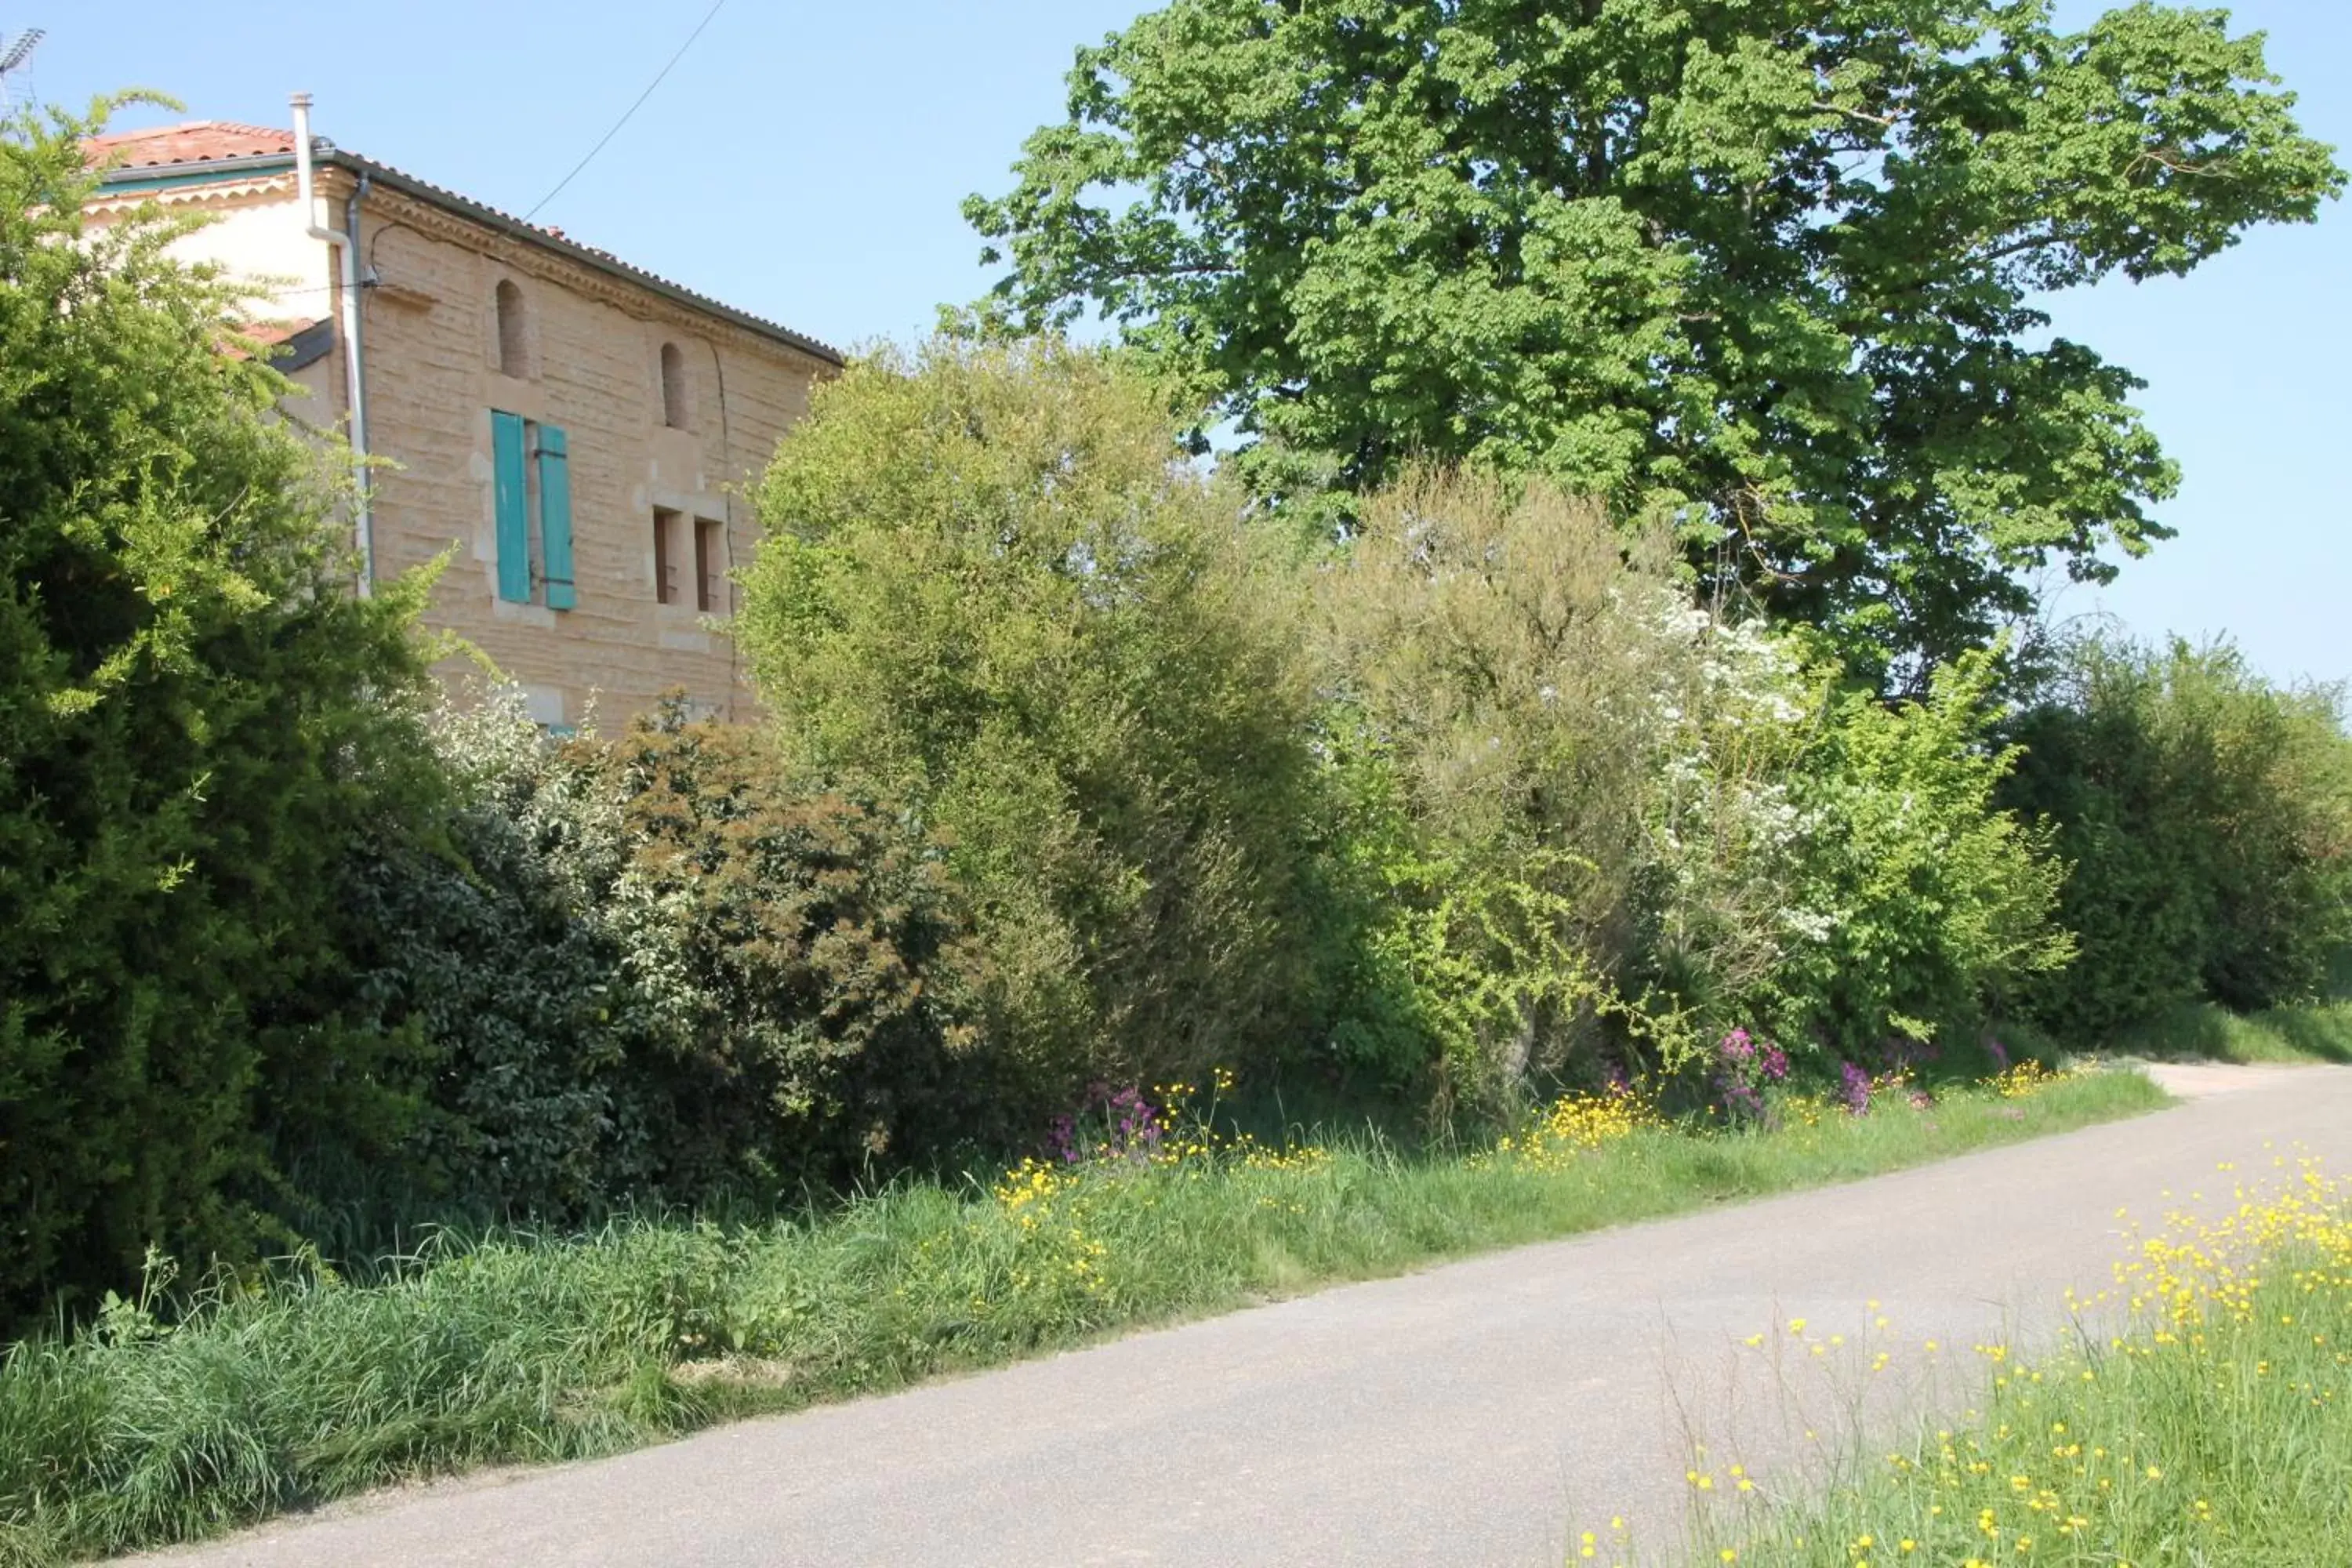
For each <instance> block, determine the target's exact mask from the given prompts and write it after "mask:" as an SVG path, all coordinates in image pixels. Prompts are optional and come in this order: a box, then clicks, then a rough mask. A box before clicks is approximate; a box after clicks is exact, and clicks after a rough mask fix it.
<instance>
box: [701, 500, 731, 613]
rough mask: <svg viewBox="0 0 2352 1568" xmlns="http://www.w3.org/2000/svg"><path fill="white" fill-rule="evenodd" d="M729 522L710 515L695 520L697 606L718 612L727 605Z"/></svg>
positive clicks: (706, 610)
mask: <svg viewBox="0 0 2352 1568" xmlns="http://www.w3.org/2000/svg"><path fill="white" fill-rule="evenodd" d="M726 573H727V525H726V524H725V523H723V522H714V521H711V520H710V519H709V518H707V517H702V518H697V519H695V521H694V583H695V591H694V607H695V608H696V609H698V610H700V611H702V612H703V613H704V614H705V615H715V614H717V613H719V612H720V611H721V610H723V609H725V607H726V605H727V576H726Z"/></svg>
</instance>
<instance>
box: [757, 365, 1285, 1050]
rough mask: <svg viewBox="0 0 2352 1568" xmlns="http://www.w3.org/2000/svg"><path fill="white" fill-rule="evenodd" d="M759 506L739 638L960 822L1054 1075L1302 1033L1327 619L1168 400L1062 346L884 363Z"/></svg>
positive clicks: (1007, 1042) (860, 777)
mask: <svg viewBox="0 0 2352 1568" xmlns="http://www.w3.org/2000/svg"><path fill="white" fill-rule="evenodd" d="M760 509H761V518H762V520H763V521H764V523H765V525H766V528H767V533H766V537H765V538H764V539H763V541H762V542H761V548H760V552H759V555H758V557H757V558H756V560H754V561H753V563H751V566H750V567H749V568H748V569H747V570H746V573H745V576H744V588H745V599H744V605H743V611H742V614H741V616H740V630H739V634H738V635H739V637H740V642H741V646H742V647H743V648H744V649H745V651H746V652H747V653H748V654H749V656H750V658H751V668H752V669H753V671H754V673H755V674H756V676H757V678H758V679H759V681H760V685H761V695H762V698H763V700H765V701H766V702H767V704H768V706H769V707H770V708H771V709H772V710H773V712H774V714H775V717H776V720H777V725H778V731H779V735H780V737H781V740H782V745H783V747H784V750H785V752H786V754H787V755H788V756H789V757H791V758H792V759H793V765H794V766H795V767H796V769H798V770H799V771H800V772H801V773H803V776H804V777H805V778H807V779H808V780H809V781H810V782H813V783H815V784H820V785H822V786H824V787H826V788H836V787H837V788H840V789H843V790H845V791H848V792H850V793H853V794H856V795H860V796H862V797H866V798H873V799H879V800H882V801H886V802H890V803H893V804H895V805H898V806H899V807H901V808H903V809H906V810H908V811H909V812H911V813H912V814H913V815H914V816H915V817H916V819H917V820H918V821H919V823H920V824H922V825H923V826H925V827H927V828H931V829H936V830H938V831H939V832H940V833H942V834H943V835H944V836H945V837H947V839H948V841H949V850H948V855H949V865H950V870H951V872H952V874H953V876H954V878H955V879H956V882H957V884H958V885H959V886H960V887H961V888H962V889H965V890H966V893H967V895H968V897H969V899H970V901H971V908H972V910H973V916H974V920H975V922H976V926H977V931H978V934H979V936H980V938H981V941H982V945H983V947H984V949H985V951H986V952H987V953H988V955H989V960H990V975H989V977H988V981H987V988H988V993H989V998H990V1000H989V1002H988V1009H989V1016H990V1019H991V1025H992V1037H993V1041H994V1043H995V1045H996V1046H997V1047H999V1048H1003V1049H1006V1050H1008V1051H1009V1052H1010V1053H1011V1054H1012V1055H1013V1056H1014V1057H1015V1058H1017V1059H1018V1061H1019V1063H1020V1064H1021V1066H1022V1068H1023V1069H1024V1071H1025V1072H1026V1073H1027V1074H1028V1075H1029V1081H1030V1083H1031V1084H1032V1085H1033V1086H1034V1087H1035V1088H1037V1089H1043V1090H1045V1091H1048V1092H1055V1093H1061V1092H1066V1091H1067V1090H1068V1089H1072V1088H1074V1087H1076V1085H1078V1084H1082V1083H1083V1082H1084V1081H1085V1079H1086V1077H1087V1076H1092V1077H1097V1078H1110V1077H1115V1076H1116V1077H1120V1078H1125V1079H1129V1081H1132V1080H1133V1079H1135V1078H1141V1079H1144V1080H1145V1081H1150V1078H1151V1077H1152V1076H1153V1075H1158V1074H1164V1073H1178V1074H1184V1073H1192V1072H1198V1071H1200V1070H1202V1069H1203V1068H1205V1067H1207V1066H1208V1065H1209V1064H1211V1063H1213V1062H1216V1061H1224V1062H1229V1063H1236V1064H1237V1063H1239V1062H1240V1061H1241V1060H1243V1059H1244V1058H1248V1057H1249V1056H1251V1055H1254V1054H1262V1053H1264V1052H1266V1051H1268V1050H1271V1049H1272V1048H1273V1047H1274V1046H1275V1044H1276V1042H1278V1041H1280V1040H1282V1039H1284V1038H1286V1037H1287V1036H1288V1035H1289V1034H1290V1033H1291V1032H1292V1022H1293V1016H1294V1009H1295V1008H1296V1007H1297V1005H1298V999H1299V996H1300V994H1301V990H1302V987H1301V985H1300V984H1299V973H1298V970H1297V964H1298V963H1299V962H1301V960H1300V958H1299V949H1300V945H1301V942H1302V941H1303V939H1302V936H1301V934H1300V933H1301V931H1302V930H1303V929H1304V925H1305V921H1303V920H1302V919H1301V918H1299V915H1298V900H1299V898H1300V888H1301V886H1302V872H1301V869H1300V868H1301V863H1302V858H1303V857H1304V855H1305V854H1306V848H1305V847H1304V846H1303V845H1302V843H1301V829H1300V823H1301V822H1302V820H1303V817H1302V812H1303V811H1304V810H1305V809H1306V808H1305V805H1304V802H1305V801H1306V799H1307V791H1308V790H1309V789H1310V783H1309V781H1310V779H1311V774H1312V767H1311V760H1310V758H1309V755H1308V752H1307V741H1306V734H1307V727H1306V715H1307V708H1308V701H1307V680H1306V679H1305V674H1304V666H1303V661H1302V660H1301V659H1299V658H1297V650H1296V641H1297V626H1296V623H1295V621H1294V620H1292V619H1290V618H1289V617H1287V616H1285V615H1284V614H1282V613H1281V612H1282V602H1281V601H1280V599H1279V598H1278V597H1276V592H1275V587H1276V584H1278V583H1279V582H1281V581H1284V579H1280V578H1277V577H1273V576H1271V574H1261V573H1259V572H1258V571H1256V570H1255V569H1254V563H1253V561H1252V559H1251V558H1250V557H1249V555H1248V554H1247V553H1246V545H1247V541H1246V540H1245V539H1244V536H1243V534H1242V531H1241V530H1240V529H1239V528H1238V527H1237V512H1236V511H1235V510H1234V508H1233V507H1232V506H1231V505H1230V504H1229V503H1228V501H1227V500H1225V499H1224V498H1223V497H1221V496H1220V495H1219V494H1218V493H1216V492H1215V491H1214V490H1213V489H1212V487H1211V486H1210V484H1209V483H1208V482H1207V481H1206V480H1205V479H1202V476H1200V475H1199V474H1197V473H1195V472H1193V471H1192V469H1191V468H1188V467H1187V465H1186V464H1185V463H1184V462H1183V461H1182V460H1181V451H1180V448H1179V446H1178V442H1177V430H1176V426H1175V422H1174V421H1173V420H1172V419H1171V417H1170V416H1169V415H1168V413H1167V410H1166V407H1165V405H1164V403H1163V402H1162V401H1161V395H1160V390H1159V389H1158V388H1156V387H1154V386H1152V385H1150V384H1147V383H1145V382H1143V381H1140V380H1139V379H1138V378H1136V377H1133V376H1131V375H1128V374H1122V373H1120V372H1118V370H1117V369H1116V368H1115V367H1114V366H1113V365H1112V364H1111V363H1109V362H1108V360H1106V359H1105V358H1104V357H1102V356H1100V355H1097V354H1095V353H1087V352H1086V351H1083V350H1078V349H1074V348H1071V347H1068V346H1066V345H1064V344H1060V343H1057V342H1050V341H1048V342H1034V343H1025V344H1015V345H997V346H973V345H971V344H967V343H961V342H952V341H949V340H944V339H943V340H940V341H936V342H931V343H929V344H928V345H926V346H925V347H923V348H922V349H920V350H919V351H918V352H917V353H913V354H911V355H901V354H898V353H884V354H882V355H879V356H877V357H876V358H873V359H870V360H867V361H866V362H864V363H859V364H858V365H856V366H854V367H853V368H852V369H851V370H850V371H849V372H848V373H847V374H845V375H843V376H842V377H840V378H839V379H838V380H836V381H834V382H831V383H829V384H826V385H824V386H823V387H821V388H819V389H818V392H817V394H816V396H815V398H814V403H813V405H812V407H811V409H810V412H809V416H808V417H807V418H806V419H805V420H803V422H802V423H801V424H800V425H798V426H795V427H794V428H793V432H792V433H791V434H790V435H789V436H787V437H785V439H784V441H783V444H782V447H781V448H780V449H779V451H778V453H777V456H776V459H775V461H774V463H773V465H772V467H771V468H769V470H768V473H767V475H766V478H765V479H764V480H763V482H762V484H761V490H760Z"/></svg>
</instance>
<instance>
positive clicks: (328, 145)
mask: <svg viewBox="0 0 2352 1568" xmlns="http://www.w3.org/2000/svg"><path fill="white" fill-rule="evenodd" d="M84 145H85V147H86V148H87V149H88V151H89V153H90V157H91V162H92V163H100V164H107V165H110V167H108V168H107V170H106V172H105V173H104V174H102V175H101V176H100V183H101V184H107V185H125V186H133V187H138V186H153V185H157V184H183V183H193V182H201V181H203V180H204V179H205V176H207V175H209V174H218V176H219V177H220V178H223V179H226V178H229V177H231V176H233V175H240V174H252V173H256V172H258V171H261V170H264V169H272V170H274V169H277V168H288V169H290V168H292V167H293V166H294V133H293V132H291V131H279V130H275V129H273V128H271V127H268V126H265V125H241V124H237V123H236V122H234V121H226V120H195V121H186V122H184V123H182V124H179V125H163V126H156V127H154V128H152V129H150V130H145V131H118V132H109V133H108V134H106V135H103V136H94V137H92V138H90V139H89V142H86V143H84ZM311 156H312V157H313V158H315V159H316V160H317V162H318V164H319V166H320V167H322V168H324V167H331V166H332V167H341V168H343V169H347V170H349V171H350V172H352V174H358V175H361V176H362V177H363V178H365V179H367V180H369V181H372V182H373V183H375V184H381V185H384V186H386V187H388V188H390V189H393V190H397V191H400V192H402V193H404V195H411V196H415V197H416V198H417V199H419V200H422V201H427V202H431V203H432V204H434V205H436V206H439V207H443V208H446V210H448V211H451V212H455V213H457V214H460V215H462V216H466V217H469V218H472V219H474V220H475V221H476V222H478V223H481V224H484V225H486V226H488V227H491V228H494V229H498V230H499V231H500V232H502V233H505V234H509V235H511V236H513V237H516V238H518V239H522V240H526V241H529V242H530V243H531V244H535V245H538V246H541V247H544V248H546V249H548V250H551V251H554V252H556V253H557V254H559V255H562V256H567V257H570V258H572V260H574V261H578V262H582V263H583V264H585V265H587V266H589V267H592V268H595V269H596V270H598V271H600V272H604V273H608V274H610V275H612V276H614V277H618V278H623V279H628V280H629V281H631V282H634V283H637V284H640V285H643V286H644V287H646V288H647V289H652V290H653V291H654V292H655V293H656V294H661V295H664V296H667V298H669V299H671V300H677V302H679V303H680V304H684V305H688V306H690V307H691V308H693V309H695V310H700V311H703V312H705V313H707V314H709V315H712V316H716V317H718V318H719V319H720V320H721V321H730V322H732V323H733V324H734V325H736V326H739V327H742V328H744V329H746V330H747V331H753V332H756V333H758V334H759V335H761V337H765V338H772V339H774V340H775V341H777V342H782V343H785V344H787V345H789V346H791V347H793V348H796V349H798V350H800V351H801V352H802V353H808V354H813V355H814V356H815V357H817V358H818V359H821V360H824V361H825V362H826V363H830V364H836V365H837V364H841V363H845V361H844V358H843V355H842V353H841V351H840V350H839V349H836V348H834V347H833V346H832V345H830V344H828V343H824V342H818V341H817V340H816V339H814V338H812V337H809V336H807V335H806V334H804V333H801V332H796V331H793V330H792V329H791V328H790V327H787V326H784V325H782V323H781V322H777V321H770V320H768V319H767V318H766V317H764V316H755V315H753V314H752V313H751V312H750V311H749V310H738V309H737V308H735V307H734V306H732V305H729V304H726V303H724V302H723V301H721V300H714V299H712V298H711V297H710V296H709V295H708V294H703V293H699V292H698V291H696V290H695V289H688V287H686V286H685V285H684V284H682V283H677V282H674V281H672V280H671V279H667V278H664V277H662V276H661V275H660V274H659V273H656V272H648V271H647V270H646V269H645V268H642V267H637V266H634V265H632V264H631V263H629V262H626V261H624V260H622V259H621V258H619V257H617V256H614V254H613V253H612V252H611V251H609V250H599V249H597V248H596V247H593V246H587V245H583V244H581V243H580V242H579V241H578V240H576V239H572V238H571V237H568V236H567V235H565V234H564V232H563V231H562V229H559V228H547V227H543V226H540V225H538V224H534V223H530V222H526V221H525V220H524V219H522V218H519V217H516V216H513V215H512V214H511V213H505V212H501V211H499V209H498V208H496V207H494V206H491V205H488V204H487V203H483V202H478V201H475V200H474V199H473V198H471V197H470V196H461V195H458V194H457V192H455V191H452V190H449V189H447V188H446V187H445V186H442V185H436V184H433V183H432V182H430V181H428V180H421V179H418V178H417V177H416V176H415V175H414V174H408V173H406V172H404V171H403V170H400V169H395V168H394V167H393V166H392V165H390V164H388V163H376V162H375V161H374V160H373V159H371V158H362V157H361V156H360V155H359V154H357V153H347V152H344V151H343V150H342V149H341V148H340V147H337V146H336V145H335V144H334V143H333V142H330V141H328V140H327V139H326V138H325V137H323V136H320V137H313V138H312V139H311Z"/></svg>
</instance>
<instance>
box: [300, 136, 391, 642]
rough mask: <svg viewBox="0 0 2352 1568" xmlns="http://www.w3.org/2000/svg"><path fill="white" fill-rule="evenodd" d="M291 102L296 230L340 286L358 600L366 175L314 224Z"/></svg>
mask: <svg viewBox="0 0 2352 1568" xmlns="http://www.w3.org/2000/svg"><path fill="white" fill-rule="evenodd" d="M292 102H293V105H294V188H295V192H296V199H297V200H298V201H299V202H300V203H301V204H302V223H303V230H302V232H303V233H305V234H307V235H309V236H310V237H311V238H312V239H315V240H317V241H319V242H320V244H322V245H326V246H329V247H332V248H333V250H334V252H335V259H336V262H337V263H338V267H339V272H338V281H339V282H340V283H341V289H340V290H339V292H340V293H341V297H342V301H341V302H342V309H341V316H342V321H341V329H342V339H343V380H344V392H345V396H346V399H347V401H348V404H349V406H350V408H351V432H350V439H351V445H352V511H353V513H354V516H353V520H352V533H353V535H354V537H355V539H356V541H357V542H358V544H359V551H360V581H359V592H360V597H361V598H362V599H364V598H366V597H368V596H369V595H371V594H373V592H374V591H375V512H374V496H373V493H372V487H371V485H370V483H369V480H370V478H371V476H370V474H369V472H368V466H367V459H368V440H367V384H366V378H365V377H364V376H362V374H361V365H360V246H359V238H360V198H361V197H362V196H363V195H366V194H367V186H368V183H367V176H366V175H364V174H362V175H361V176H360V183H359V184H358V186H357V187H356V188H355V189H353V191H352V198H351V201H350V203H349V204H348V205H346V206H345V208H344V210H343V225H344V226H343V228H342V229H341V230H337V229H331V228H327V227H325V226H322V225H320V223H319V221H318V217H319V213H318V208H317V205H316V204H315V200H314V195H313V192H314V188H315V187H314V182H313V178H312V171H311V166H310V161H311V157H312V150H311V146H310V94H309V93H307V92H298V93H296V94H295V95H294V97H293V100H292Z"/></svg>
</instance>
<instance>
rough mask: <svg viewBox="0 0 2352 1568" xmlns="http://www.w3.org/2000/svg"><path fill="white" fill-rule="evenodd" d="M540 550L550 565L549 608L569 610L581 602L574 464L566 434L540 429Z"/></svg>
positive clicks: (543, 427) (547, 428)
mask: <svg viewBox="0 0 2352 1568" xmlns="http://www.w3.org/2000/svg"><path fill="white" fill-rule="evenodd" d="M539 549H540V554H541V556H542V557H543V558H544V559H545V561H546V563H547V604H548V607H549V608H550V609H554V610H568V609H570V608H572V606H573V605H577V604H578V603H579V602H580V591H579V589H578V588H577V587H576V586H574V585H573V584H572V461H571V458H570V457H569V455H568V449H567V448H566V447H565V445H564V440H563V432H562V431H561V430H559V429H557V428H556V427H555V426H552V425H542V426H540V427H539Z"/></svg>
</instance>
